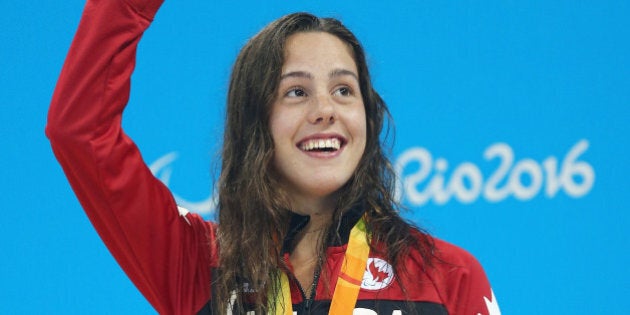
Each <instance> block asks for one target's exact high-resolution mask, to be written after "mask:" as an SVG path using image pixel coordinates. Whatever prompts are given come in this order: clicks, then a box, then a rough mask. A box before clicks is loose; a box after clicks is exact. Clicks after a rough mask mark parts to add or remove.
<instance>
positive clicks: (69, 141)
mask: <svg viewBox="0 0 630 315" xmlns="http://www.w3.org/2000/svg"><path fill="white" fill-rule="evenodd" d="M161 3H162V0H89V1H88V2H87V5H86V7H85V11H84V14H83V17H82V19H81V23H80V25H79V29H78V31H77V34H76V36H75V38H74V41H73V43H72V46H71V48H70V51H69V53H68V56H67V59H66V62H65V64H64V67H63V70H62V73H61V76H60V78H59V81H58V83H57V87H56V90H55V93H54V96H53V99H52V104H51V106H50V111H49V116H48V125H47V127H46V133H47V135H48V137H49V138H50V141H51V143H52V147H53V150H54V152H55V155H56V156H57V159H58V160H59V162H60V164H61V165H62V167H63V169H64V171H65V173H66V176H67V177H68V180H69V181H70V183H71V185H72V188H73V189H74V191H75V193H76V195H77V197H78V198H79V200H80V202H81V204H82V205H83V208H84V209H85V211H86V213H87V215H88V216H89V218H90V220H91V222H92V224H93V225H94V227H95V228H96V230H97V231H98V233H99V235H100V236H101V238H102V239H103V241H104V242H105V244H106V245H107V247H108V248H109V250H110V251H111V253H112V255H113V256H114V257H115V258H116V260H117V261H118V263H119V264H120V265H121V266H122V268H123V269H124V270H125V272H126V273H127V275H128V276H129V278H130V279H131V280H132V281H133V283H134V284H135V285H136V286H137V287H138V289H139V290H140V291H141V292H142V294H143V295H144V296H145V297H146V298H147V300H148V301H149V302H150V303H151V304H152V305H153V307H155V309H156V310H157V311H158V312H159V313H161V314H194V313H204V314H211V313H212V310H211V303H210V301H211V297H212V294H211V291H212V286H211V278H212V272H213V271H214V270H215V269H216V267H217V266H218V258H217V244H216V239H215V229H216V225H215V224H214V223H211V222H206V221H204V220H203V219H202V218H201V217H200V216H198V215H196V214H193V213H187V211H185V210H183V209H179V208H178V207H177V205H176V203H175V201H174V199H173V196H172V194H171V192H170V191H169V190H168V188H167V187H165V186H164V185H163V184H162V183H161V182H160V181H158V180H157V179H155V177H154V176H153V175H152V174H151V172H150V171H149V169H148V168H147V166H146V165H145V164H144V162H143V160H142V157H141V155H140V152H139V151H138V148H137V147H136V146H135V145H134V143H133V142H132V141H131V139H130V138H129V137H127V135H125V133H124V132H123V130H122V128H121V118H122V113H123V110H124V108H125V105H126V104H127V101H128V98H129V90H130V76H131V73H132V72H133V68H134V64H135V55H136V47H137V44H138V42H139V40H140V38H141V36H142V34H143V32H144V31H145V30H146V28H147V27H148V26H149V24H150V23H151V21H152V19H153V17H154V15H155V13H156V12H157V10H158V8H159V7H160V5H161ZM361 214H362V210H361V209H360V208H357V209H356V210H355V211H352V212H350V213H348V214H346V216H347V218H346V220H345V221H347V222H348V224H347V226H344V227H342V230H341V234H342V235H343V234H344V233H345V232H344V231H346V230H347V231H349V230H350V228H351V227H352V226H353V225H354V222H356V220H358V218H359V217H360V216H361ZM304 220H307V218H304V217H299V216H297V215H296V216H295V218H294V222H293V225H292V228H293V229H294V232H297V229H298V228H299V227H300V226H302V225H303V224H304V222H305V221H304ZM418 233H419V232H418ZM346 234H347V233H346ZM346 240H347V239H346ZM435 242H436V246H437V250H438V251H437V252H438V255H439V257H440V258H441V261H436V263H435V267H434V268H430V269H427V270H423V269H422V268H420V266H421V265H422V259H421V257H420V256H419V253H418V252H416V251H412V252H411V253H410V254H409V257H408V258H407V259H406V260H405V262H404V268H405V270H407V272H408V273H409V274H410V275H413V276H415V277H414V281H409V282H408V283H405V289H406V294H404V293H403V292H402V291H401V289H400V288H399V287H398V284H397V282H396V281H392V279H394V277H395V276H396V275H394V274H393V273H392V272H391V269H390V267H389V264H388V263H387V262H386V261H385V260H384V259H382V257H376V256H373V257H370V259H369V260H368V264H367V266H366V272H365V276H364V281H363V284H362V289H361V291H360V292H359V297H358V301H357V304H356V308H355V312H354V314H405V313H409V312H413V313H417V312H421V313H422V314H471V315H477V314H484V315H485V314H499V313H498V306H496V301H495V299H494V296H493V294H492V291H491V288H490V285H489V283H488V281H487V279H486V276H485V274H484V272H483V269H482V268H481V266H480V265H479V263H478V262H477V261H476V260H475V259H474V258H473V257H472V256H471V255H470V254H468V253H466V252H465V251H463V250H461V249H459V248H457V247H455V246H453V245H450V244H448V243H445V242H443V241H440V240H437V239H436V240H435ZM345 246H346V244H345V243H344V242H341V243H339V244H331V245H330V248H329V249H328V252H327V257H326V259H327V261H326V263H325V264H324V268H327V269H328V270H329V272H328V273H324V274H329V275H331V277H330V278H329V279H319V283H320V284H321V283H322V282H323V281H328V282H329V283H328V285H318V287H317V289H316V295H315V297H314V299H312V301H308V302H305V298H304V296H303V294H302V291H301V290H300V289H299V287H298V285H297V284H296V282H295V281H292V283H291V288H292V300H293V303H294V310H295V311H297V312H298V314H301V313H306V312H309V313H313V314H326V313H327V308H328V305H329V303H330V299H331V297H330V296H329V295H328V294H327V292H326V290H324V288H325V287H332V288H334V285H335V283H334V281H336V270H338V267H339V264H340V263H341V261H342V260H343V253H344V251H345ZM410 306H411V307H412V308H413V309H408V307H410ZM307 308H308V310H307Z"/></svg>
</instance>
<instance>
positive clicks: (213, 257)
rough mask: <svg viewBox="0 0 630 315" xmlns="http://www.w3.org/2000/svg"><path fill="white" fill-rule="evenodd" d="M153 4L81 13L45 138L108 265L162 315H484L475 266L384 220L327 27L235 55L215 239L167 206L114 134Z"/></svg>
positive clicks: (370, 99) (390, 205) (364, 120)
mask: <svg viewBox="0 0 630 315" xmlns="http://www.w3.org/2000/svg"><path fill="white" fill-rule="evenodd" d="M160 5H161V0H108V1H97V0H89V1H88V3H87V5H86V8H85V12H84V15H83V18H82V20H81V24H80V26H79V29H78V31H77V34H76V37H75V39H74V42H73V44H72V47H71V49H70V52H69V53H68V57H67V60H66V63H65V65H64V68H63V70H62V73H61V76H60V78H59V82H58V84H57V88H56V90H55V94H54V96H53V100H52V104H51V107H50V112H49V118H48V125H47V129H46V131H47V135H48V137H49V138H50V140H51V143H52V147H53V150H54V152H55V154H56V156H57V158H58V160H59V162H60V163H61V165H62V167H63V168H64V171H65V172H66V175H67V177H68V179H69V181H70V183H71V184H72V187H73V189H74V191H75V193H76V194H77V196H78V198H79V200H80V201H81V203H82V205H83V207H84V208H85V211H86V212H87V214H88V216H89V217H90V220H91V221H92V223H93V224H94V226H95V228H96V230H97V231H98V233H99V235H100V236H101V238H102V239H103V241H104V242H105V243H106V244H107V246H108V248H109V250H110V251H111V252H112V254H113V255H114V257H115V258H116V260H117V261H118V262H119V263H120V265H121V266H122V267H123V269H124V270H125V272H126V273H127V275H128V276H129V277H130V278H131V280H132V281H133V282H134V284H135V285H136V286H137V287H138V289H139V290H140V291H141V292H142V293H143V294H144V296H145V297H146V298H147V299H148V300H149V302H150V303H151V304H152V305H153V306H154V307H155V309H156V310H157V311H158V312H159V313H162V314H195V313H199V314H245V313H248V312H252V311H253V312H255V313H257V314H263V313H275V314H295V313H296V312H297V314H328V313H331V314H416V313H421V314H474V315H477V314H498V307H497V306H496V301H495V299H494V296H493V294H492V291H491V288H490V285H489V283H488V281H487V279H486V277H485V275H484V272H483V270H482V268H481V266H480V265H479V264H478V263H477V261H476V260H475V259H474V258H473V257H472V256H470V255H469V254H468V253H466V252H465V251H463V250H461V249H459V248H457V247H455V246H453V245H450V244H448V243H445V242H443V241H441V240H438V239H435V238H432V237H431V236H429V235H427V234H425V233H423V232H421V231H419V230H418V229H416V228H414V227H413V226H411V225H410V224H409V223H407V222H406V221H404V220H403V219H402V218H401V217H400V216H399V214H398V212H397V208H396V204H395V202H394V200H393V199H392V198H393V196H392V195H393V187H394V174H393V171H392V168H391V166H390V164H389V162H388V160H387V158H386V157H385V155H384V153H383V151H382V148H381V143H380V140H379V134H380V132H381V128H382V127H383V120H384V119H385V118H387V117H388V112H387V108H386V106H385V103H384V102H383V100H382V99H381V98H380V97H379V95H378V94H377V93H376V91H375V90H374V89H373V87H372V85H371V82H370V76H369V73H368V68H367V65H366V61H365V55H364V52H363V49H362V47H361V45H360V44H359V42H358V41H357V39H356V38H355V37H354V35H353V34H352V33H351V32H350V31H349V30H348V29H346V28H345V27H344V26H343V25H342V24H341V23H340V22H339V21H337V20H334V19H320V18H317V17H314V16H312V15H310V14H292V15H288V16H285V17H282V18H280V19H278V20H276V21H274V22H273V23H271V24H270V25H268V26H267V27H266V28H264V29H263V30H262V31H261V32H260V33H259V34H257V35H256V36H254V37H253V38H252V39H251V40H250V41H249V42H248V43H247V44H246V45H245V47H244V48H243V49H242V50H241V53H240V54H239V56H238V58H237V60H236V63H235V65H234V69H233V72H232V77H231V82H230V89H229V94H228V106H227V121H226V128H225V134H224V143H223V152H222V163H223V165H222V169H221V177H220V180H219V208H218V211H219V213H218V219H219V222H218V225H217V224H215V223H212V222H206V221H204V220H202V219H201V218H200V217H199V216H198V215H195V214H192V213H188V211H187V210H185V209H182V208H179V207H178V206H177V205H176V204H175V201H174V199H173V197H172V195H171V193H170V192H169V190H168V189H167V188H166V187H165V186H164V185H162V184H161V183H160V182H159V181H158V180H156V179H155V178H154V177H153V175H152V174H151V172H150V171H149V169H148V168H147V167H146V166H145V164H144V163H143V161H142V158H141V156H140V153H139V152H138V149H137V148H136V147H135V145H134V144H133V142H132V141H131V140H130V139H129V138H128V137H127V136H126V135H125V134H124V132H123V131H122V128H121V124H120V123H121V117H122V112H123V109H124V107H125V105H126V103H127V100H128V96H129V87H130V81H129V79H130V76H131V73H132V71H133V67H134V62H135V52H136V47H137V44H138V41H139V40H140V38H141V36H142V33H143V32H144V30H145V29H146V28H147V27H148V26H149V24H150V22H151V20H152V18H153V16H154V15H155V13H156V11H157V10H158V8H159V6H160Z"/></svg>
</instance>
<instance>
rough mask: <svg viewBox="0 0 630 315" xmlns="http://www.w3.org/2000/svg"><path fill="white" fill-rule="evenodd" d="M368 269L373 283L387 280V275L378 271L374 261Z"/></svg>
mask: <svg viewBox="0 0 630 315" xmlns="http://www.w3.org/2000/svg"><path fill="white" fill-rule="evenodd" d="M368 269H369V270H370V273H371V274H372V279H373V280H374V281H377V282H383V281H384V280H385V279H387V277H389V274H388V273H387V272H383V271H380V270H379V269H378V267H376V264H375V263H374V261H372V263H370V265H369V266H368Z"/></svg>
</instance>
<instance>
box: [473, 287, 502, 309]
mask: <svg viewBox="0 0 630 315" xmlns="http://www.w3.org/2000/svg"><path fill="white" fill-rule="evenodd" d="M490 292H491V293H492V296H491V298H490V299H488V298H487V297H485V296H484V297H483V299H484V300H485V301H486V307H487V308H488V315H501V310H500V309H499V303H498V302H497V298H496V297H495V296H494V291H492V290H490ZM477 315H483V314H481V313H477Z"/></svg>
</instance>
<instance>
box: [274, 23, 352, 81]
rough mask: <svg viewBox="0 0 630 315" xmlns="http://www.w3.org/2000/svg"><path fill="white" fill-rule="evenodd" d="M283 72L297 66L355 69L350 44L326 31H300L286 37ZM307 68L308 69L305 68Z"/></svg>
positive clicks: (296, 68)
mask: <svg viewBox="0 0 630 315" xmlns="http://www.w3.org/2000/svg"><path fill="white" fill-rule="evenodd" d="M284 55H285V60H284V65H283V72H287V71H292V70H304V69H298V68H301V67H302V68H304V67H306V68H309V67H312V68H315V69H317V68H322V67H324V68H346V69H348V70H351V71H355V72H356V70H357V67H356V63H355V60H354V54H353V51H352V48H351V46H350V45H349V44H348V43H346V42H344V41H342V40H341V39H339V38H338V37H337V36H334V35H332V34H329V33H326V32H300V33H296V34H293V35H291V36H289V37H288V38H287V41H286V44H285V48H284ZM307 70H308V69H307Z"/></svg>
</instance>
